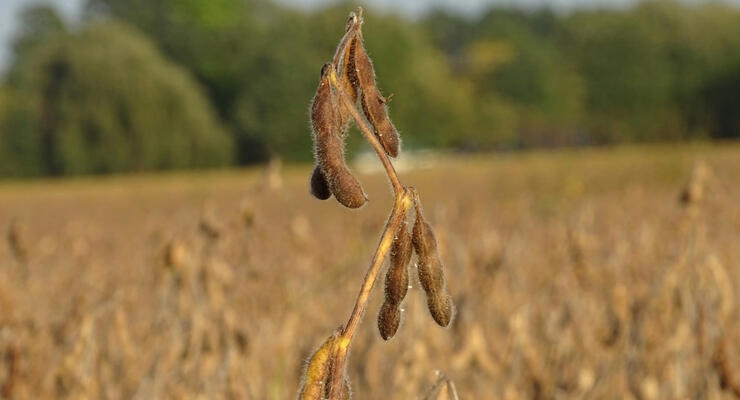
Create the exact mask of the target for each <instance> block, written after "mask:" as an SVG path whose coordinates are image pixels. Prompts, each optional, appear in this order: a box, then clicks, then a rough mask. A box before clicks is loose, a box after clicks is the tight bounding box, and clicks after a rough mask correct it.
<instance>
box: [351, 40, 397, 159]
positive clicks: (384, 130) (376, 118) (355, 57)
mask: <svg viewBox="0 0 740 400" xmlns="http://www.w3.org/2000/svg"><path fill="white" fill-rule="evenodd" d="M348 62H349V67H348V73H349V80H350V82H351V83H352V85H353V86H354V87H355V88H356V90H359V91H360V103H361V105H362V111H363V112H364V114H365V117H366V118H367V120H368V122H370V125H372V127H373V130H374V131H375V136H376V137H377V138H378V141H380V143H381V144H382V145H383V149H385V152H386V153H387V154H388V155H389V156H391V157H397V156H398V154H399V153H400V151H401V139H400V137H399V135H398V131H397V130H396V127H395V126H394V125H393V122H391V119H390V117H389V116H388V108H387V107H386V103H387V101H386V98H385V97H383V95H381V93H380V90H378V87H377V85H376V83H375V69H374V68H373V62H372V60H371V59H370V56H368V54H367V52H366V51H365V47H364V45H363V43H362V33H361V32H360V31H358V32H357V33H356V34H355V36H354V38H353V39H352V41H351V42H350V52H349V60H348Z"/></svg>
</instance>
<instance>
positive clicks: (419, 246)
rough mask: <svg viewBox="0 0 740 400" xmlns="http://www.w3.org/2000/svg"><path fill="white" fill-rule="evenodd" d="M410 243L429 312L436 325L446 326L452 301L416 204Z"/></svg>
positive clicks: (431, 233) (431, 236)
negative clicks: (416, 261)
mask: <svg viewBox="0 0 740 400" xmlns="http://www.w3.org/2000/svg"><path fill="white" fill-rule="evenodd" d="M412 243H413V245H414V251H416V254H417V255H418V256H419V262H418V270H419V282H421V286H422V288H424V292H426V295H427V306H428V308H429V312H430V313H431V314H432V318H434V321H436V322H437V324H439V325H440V326H447V325H449V324H450V320H451V319H452V301H451V299H450V297H449V295H448V294H447V289H446V287H445V276H444V270H443V266H442V260H440V258H439V253H438V251H437V239H436V238H435V237H434V231H433V230H432V227H431V226H430V225H429V224H428V223H427V222H426V221H425V220H424V215H423V214H422V212H421V207H420V205H419V204H418V202H417V204H416V223H415V224H414V230H413V233H412Z"/></svg>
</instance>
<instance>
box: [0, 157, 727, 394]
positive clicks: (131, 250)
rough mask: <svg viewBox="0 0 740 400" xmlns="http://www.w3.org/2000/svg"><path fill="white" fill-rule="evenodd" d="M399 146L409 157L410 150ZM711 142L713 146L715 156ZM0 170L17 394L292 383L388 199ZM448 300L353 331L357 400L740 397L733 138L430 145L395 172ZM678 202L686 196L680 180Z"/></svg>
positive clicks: (218, 182) (367, 252) (2, 250)
mask: <svg viewBox="0 0 740 400" xmlns="http://www.w3.org/2000/svg"><path fill="white" fill-rule="evenodd" d="M404 157H408V156H402V159H403V158H404ZM702 160H703V161H702ZM269 171H272V172H263V171H261V170H246V171H233V172H218V173H216V172H214V173H204V174H197V175H187V174H173V175H156V176H151V177H146V176H141V177H116V178H109V179H77V180H72V181H64V182H36V183H11V184H4V185H0V210H2V211H1V214H0V218H2V221H3V222H2V224H3V225H2V229H3V230H4V232H5V234H6V235H7V236H6V241H5V243H3V244H2V245H1V246H0V260H3V262H2V264H1V265H2V268H1V269H0V310H2V312H1V313H0V355H1V356H2V357H0V389H1V390H2V392H0V393H2V394H3V397H4V398H13V399H42V398H70V399H85V398H87V399H129V398H135V399H154V398H172V399H192V398H209V399H211V398H212V399H219V398H229V399H287V398H292V397H294V396H295V393H296V391H297V389H298V382H299V380H300V372H301V369H302V367H303V362H304V360H305V358H306V357H308V356H309V355H310V353H311V352H312V351H313V349H314V348H315V346H317V345H318V344H319V343H320V341H321V340H323V338H324V337H326V336H327V335H328V334H329V333H330V332H332V331H333V330H334V329H335V328H336V327H337V326H339V324H341V323H344V322H346V321H345V319H346V318H347V316H348V315H349V312H350V310H351V304H352V301H353V299H354V297H355V295H356V292H357V290H358V288H359V284H360V282H361V279H362V276H363V274H364V271H365V269H366V267H367V265H368V263H369V260H370V256H371V254H372V252H373V250H374V247H375V246H376V244H377V240H378V232H379V231H380V230H381V229H382V225H383V223H384V220H385V218H386V217H387V213H388V210H389V208H390V205H391V201H392V199H391V196H390V194H389V193H388V188H387V186H388V185H387V183H386V182H385V177H384V175H382V174H381V173H371V174H362V175H360V178H361V180H362V182H363V183H364V185H365V188H366V191H367V192H368V193H369V196H370V203H369V204H368V205H367V206H366V207H365V208H363V209H362V210H360V211H351V210H348V209H344V208H341V207H339V206H338V205H337V204H336V202H335V201H333V200H331V201H327V202H320V201H318V200H315V199H313V198H312V197H311V196H310V194H309V193H308V191H307V177H308V176H309V173H310V169H309V168H308V167H307V166H301V167H288V168H284V169H283V170H282V172H280V173H278V172H277V171H278V170H277V169H276V168H275V167H273V168H272V169H270V170H269ZM402 177H403V179H404V180H405V181H406V182H408V183H409V184H413V185H416V186H417V187H418V189H419V190H420V192H421V195H422V196H423V198H424V199H425V206H426V210H427V214H428V218H429V219H430V220H431V222H432V223H433V224H434V227H435V229H436V231H437V235H438V238H439V242H440V245H441V255H442V259H443V260H444V262H445V264H446V268H447V273H448V281H449V288H450V290H451V293H452V295H453V298H454V301H455V304H456V305H457V318H456V319H455V321H454V322H453V324H452V326H451V328H450V329H446V330H445V329H442V328H439V327H438V326H437V325H436V324H435V323H434V322H433V321H432V319H431V318H430V316H429V315H428V311H427V310H426V305H425V300H424V297H423V293H422V292H421V290H420V289H419V287H418V283H417V282H416V281H415V279H414V280H412V282H413V283H412V286H413V289H411V290H410V291H409V296H408V298H407V300H406V302H405V303H404V309H405V311H404V317H403V318H404V319H403V322H402V325H401V328H400V330H399V332H398V334H397V335H396V337H395V338H394V339H393V340H391V341H390V342H383V341H382V339H381V338H380V336H379V334H378V332H377V327H376V324H375V316H376V315H377V310H378V308H379V306H380V300H381V299H382V295H381V291H379V290H376V291H375V293H374V295H373V296H372V301H371V304H370V307H369V309H368V313H367V316H366V319H365V321H364V323H363V325H362V327H361V331H360V333H359V335H358V337H357V341H356V343H355V344H354V347H353V350H352V353H351V355H350V362H349V368H350V369H349V376H350V379H351V381H352V385H353V388H354V390H355V398H357V399H379V398H390V399H416V398H418V399H421V398H424V395H425V393H426V392H427V390H429V388H430V387H431V386H432V384H433V383H434V382H435V381H436V379H437V375H436V371H439V372H440V373H442V374H444V375H445V376H447V377H448V378H449V379H452V380H453V381H454V382H455V385H456V387H457V390H458V392H459V396H460V398H462V399H484V398H491V399H493V398H505V399H527V398H620V399H629V398H633V399H682V398H705V399H732V398H736V397H737V396H738V395H740V394H739V393H738V389H739V388H740V387H738V383H739V382H740V381H739V380H738V379H740V312H739V311H738V307H737V302H738V298H740V268H739V267H738V260H740V246H738V245H737V238H738V237H739V235H740V208H738V207H737V198H738V196H740V192H739V191H740V187H738V185H737V182H738V180H739V179H740V147H739V146H738V145H735V144H730V145H726V144H723V145H718V146H706V145H702V146H698V147H697V146H692V147H667V146H663V147H638V148H634V147H630V148H619V149H614V150H588V151H569V152H554V153H547V152H527V153H523V154H518V155H512V156H481V157H475V158H473V159H470V158H459V157H452V158H440V159H437V160H436V162H431V161H429V160H427V167H426V168H417V169H411V170H405V171H403V172H402ZM682 199H683V200H682Z"/></svg>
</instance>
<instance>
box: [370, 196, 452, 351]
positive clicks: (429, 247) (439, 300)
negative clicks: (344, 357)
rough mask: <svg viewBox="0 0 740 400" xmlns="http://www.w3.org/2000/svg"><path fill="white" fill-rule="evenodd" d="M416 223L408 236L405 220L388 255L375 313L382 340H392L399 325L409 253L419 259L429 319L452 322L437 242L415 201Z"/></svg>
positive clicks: (407, 279) (419, 206)
mask: <svg viewBox="0 0 740 400" xmlns="http://www.w3.org/2000/svg"><path fill="white" fill-rule="evenodd" d="M414 201H415V203H416V222H415V223H414V226H413V230H412V231H411V232H409V230H408V228H407V223H406V220H405V219H404V221H403V222H402V223H401V225H400V226H399V228H398V232H397V233H396V235H395V237H394V239H393V242H392V244H391V251H390V266H389V267H388V272H387V273H386V276H385V300H384V302H383V305H382V306H381V307H380V311H379V312H378V330H379V331H380V336H381V337H382V338H383V339H384V340H388V339H390V338H392V337H393V336H394V335H395V334H396V331H397V330H398V326H399V324H400V322H401V310H400V307H401V302H403V299H404V297H406V292H407V291H408V284H409V272H408V268H409V264H410V261H411V256H412V253H414V252H415V253H416V255H417V258H418V263H417V272H418V274H419V282H420V283H421V287H422V288H423V289H424V292H425V293H426V297H427V306H428V308H429V312H430V313H431V314H432V318H433V319H434V321H435V322H437V324H439V325H440V326H443V327H446V326H448V325H449V324H450V321H451V320H452V314H453V312H452V299H451V297H450V295H449V294H448V293H447V286H446V283H445V274H444V266H443V265H442V260H441V259H440V257H439V251H438V250H437V239H436V237H435V236H434V231H433V230H432V227H431V225H429V223H428V222H426V220H425V219H424V215H423V213H422V210H421V205H420V204H419V200H418V198H416V199H415V200H414Z"/></svg>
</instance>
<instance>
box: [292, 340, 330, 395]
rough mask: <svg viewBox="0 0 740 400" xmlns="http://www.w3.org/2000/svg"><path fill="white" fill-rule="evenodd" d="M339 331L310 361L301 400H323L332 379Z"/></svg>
mask: <svg viewBox="0 0 740 400" xmlns="http://www.w3.org/2000/svg"><path fill="white" fill-rule="evenodd" d="M338 333H339V331H337V332H335V333H334V334H333V335H331V336H329V338H328V339H326V341H324V343H323V344H322V345H321V347H319V349H318V350H316V352H315V353H313V355H312V356H311V359H310V360H309V361H308V366H307V367H306V372H305V374H304V383H303V387H302V388H301V392H300V394H299V395H298V399H299V400H321V399H323V394H324V391H325V389H324V388H325V386H326V382H327V381H328V380H329V378H330V376H329V375H330V368H331V362H332V357H333V354H332V351H333V349H334V340H335V339H336V337H337V335H338Z"/></svg>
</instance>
